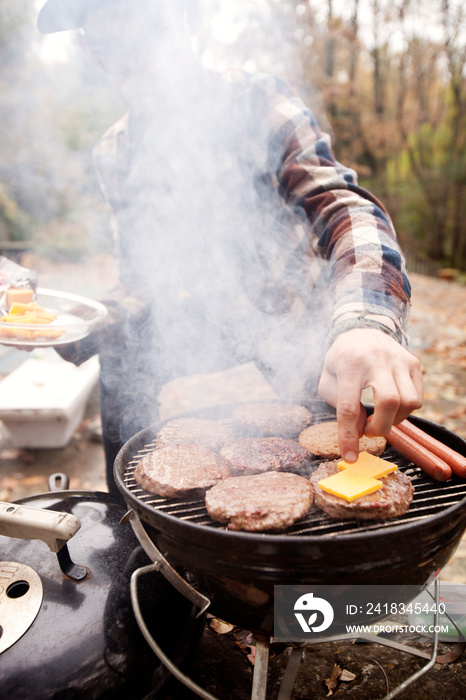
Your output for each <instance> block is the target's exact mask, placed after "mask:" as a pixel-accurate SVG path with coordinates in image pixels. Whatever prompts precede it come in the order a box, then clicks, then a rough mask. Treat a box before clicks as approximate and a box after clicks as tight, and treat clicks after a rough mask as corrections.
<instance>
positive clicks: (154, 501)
mask: <svg viewBox="0 0 466 700" xmlns="http://www.w3.org/2000/svg"><path fill="white" fill-rule="evenodd" d="M315 422H320V421H318V420H317V421H315ZM154 449H155V440H153V441H152V442H150V443H148V444H147V445H145V446H144V447H143V448H142V449H140V450H139V451H138V452H137V453H136V454H135V455H134V457H133V458H132V459H131V460H130V461H129V462H128V464H127V466H126V470H125V474H124V483H125V486H126V488H127V489H128V491H129V492H130V493H131V494H132V496H133V497H135V498H137V499H138V500H139V501H141V502H142V503H144V504H145V505H146V506H148V507H151V508H154V509H155V510H158V511H160V512H163V513H165V514H168V515H171V516H173V517H176V518H178V519H179V520H183V521H188V522H191V523H195V524H196V525H201V526H205V527H209V528H216V529H223V530H224V529H226V527H225V525H224V524H222V523H217V522H215V521H213V520H211V518H210V516H209V514H208V513H207V510H206V507H205V505H204V497H203V494H201V495H199V496H190V497H185V498H180V499H173V498H162V497H160V496H156V495H154V494H153V493H149V492H148V491H145V490H144V489H142V488H141V486H140V485H139V484H138V483H137V482H136V480H135V479H134V470H135V468H136V465H137V464H138V462H139V461H140V460H141V459H142V457H143V456H144V455H145V454H147V453H148V452H151V451H153V450H154ZM382 457H383V458H384V459H387V460H389V461H391V462H394V463H396V464H397V466H398V468H399V469H400V471H403V472H405V473H406V474H408V476H409V477H410V478H411V480H412V483H413V486H414V499H413V502H412V503H411V506H410V508H409V510H408V512H407V513H405V514H404V515H402V516H400V517H397V518H392V519H390V520H386V521H381V520H377V521H368V520H364V521H361V520H334V519H332V518H330V517H329V516H328V515H326V514H325V513H323V512H322V511H320V510H319V509H318V508H316V507H315V506H313V507H312V508H311V510H310V511H309V513H308V514H307V515H306V517H305V518H304V519H302V520H300V521H298V522H297V523H295V524H294V525H293V526H292V527H290V528H288V530H286V531H285V532H283V533H280V535H283V534H286V535H289V536H305V535H312V536H316V535H319V536H322V537H325V536H330V535H336V534H350V533H355V532H361V531H365V532H366V531H367V532H369V531H374V530H381V529H385V528H390V527H393V526H395V525H400V524H404V523H412V522H415V521H418V520H423V519H425V518H428V517H430V516H432V515H435V514H437V513H440V512H441V511H443V510H445V509H446V508H448V507H450V506H453V505H456V504H457V503H459V502H460V501H462V500H463V499H466V482H465V481H463V480H460V479H451V480H450V481H448V482H446V483H442V484H440V483H438V482H433V481H432V480H431V479H430V478H429V477H428V476H426V475H425V474H424V472H422V471H421V470H420V469H419V468H418V467H415V466H414V465H413V463H412V462H410V461H409V460H407V459H406V458H405V457H403V456H402V455H400V454H399V453H398V452H397V451H396V450H394V448H392V447H389V448H388V449H387V450H386V451H385V452H384V454H383V455H382ZM322 461H325V460H322ZM318 464H320V462H311V463H309V469H308V470H307V473H306V471H303V470H301V471H300V472H299V474H300V475H301V476H306V477H307V476H309V475H310V473H311V472H312V471H313V470H314V469H315V468H316V467H317V466H318ZM255 534H257V533H255ZM269 534H270V533H269Z"/></svg>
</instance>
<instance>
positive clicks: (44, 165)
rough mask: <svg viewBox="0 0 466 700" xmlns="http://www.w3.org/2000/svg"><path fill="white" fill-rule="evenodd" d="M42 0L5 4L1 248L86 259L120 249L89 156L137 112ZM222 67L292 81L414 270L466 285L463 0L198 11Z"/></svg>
mask: <svg viewBox="0 0 466 700" xmlns="http://www.w3.org/2000/svg"><path fill="white" fill-rule="evenodd" d="M42 4H43V0H38V1H36V2H34V0H0V65H1V74H0V92H1V97H0V153H1V158H0V247H1V250H2V252H3V253H4V254H8V251H17V250H22V249H23V248H24V249H26V248H28V247H33V248H34V249H35V251H36V252H38V253H39V254H41V255H43V256H47V257H48V258H50V259H51V260H71V261H84V260H85V259H86V257H87V256H90V255H98V254H102V253H103V254H105V253H108V252H109V251H110V249H111V246H112V242H111V238H112V237H111V231H110V218H109V215H108V210H107V208H106V206H105V204H104V203H103V200H102V197H101V194H100V191H99V186H98V183H97V179H96V176H95V174H94V169H93V164H92V155H91V154H92V148H93V146H94V144H95V142H96V140H97V139H98V138H99V136H100V135H101V134H102V133H103V132H104V131H105V129H106V128H107V127H108V126H109V125H110V124H111V123H112V122H113V121H114V120H115V119H116V118H118V117H119V116H120V115H121V114H122V113H123V112H124V111H125V108H124V105H123V104H122V103H121V102H120V100H119V98H118V96H117V95H116V93H115V92H114V91H112V89H111V88H110V86H109V85H108V84H107V83H106V82H105V79H104V77H103V76H101V75H99V73H98V71H95V69H94V68H93V67H91V66H90V65H89V64H88V63H87V62H86V59H85V58H84V56H82V55H81V53H80V51H79V49H78V47H77V44H76V41H75V37H74V34H73V33H70V32H64V33H60V34H58V35H52V36H46V37H43V36H41V35H40V34H39V33H38V32H37V29H36V18H37V12H38V10H39V9H40V7H41V5H42ZM201 6H202V9H203V15H202V17H203V18H202V21H201V22H200V23H199V26H198V27H197V29H198V31H197V34H196V37H195V40H194V44H195V48H196V51H197V53H198V56H199V59H200V60H201V61H202V62H203V63H204V64H205V65H207V66H209V67H215V68H219V69H222V68H224V67H226V66H232V65H233V66H234V65H236V66H239V67H241V68H245V69H247V70H248V69H254V70H260V71H265V72H274V73H277V74H279V75H282V76H283V77H285V78H286V79H287V80H289V81H290V82H291V83H292V84H293V85H294V86H295V87H296V88H297V89H298V90H299V91H300V92H301V93H302V94H303V95H304V97H305V100H306V102H307V103H308V104H309V105H310V106H311V109H312V110H313V111H314V112H316V114H317V116H318V118H319V120H320V121H321V122H322V123H323V126H324V128H326V129H327V130H329V131H330V132H331V134H332V137H333V143H334V150H335V153H336V156H337V158H338V159H339V160H340V161H341V162H343V163H344V164H345V165H349V166H351V167H353V168H354V169H355V170H356V171H357V173H358V176H359V180H360V182H361V184H363V185H365V186H367V187H368V188H369V189H370V190H372V191H373V192H374V193H375V194H376V195H377V196H379V197H380V199H381V200H382V201H383V202H384V203H385V204H386V206H387V208H388V209H389V211H390V214H391V216H392V218H393V220H394V223H395V226H396V229H397V231H398V236H399V238H400V242H401V244H402V246H403V249H404V251H405V253H406V255H407V258H408V265H409V266H410V267H411V269H412V270H414V271H418V272H423V273H426V272H427V273H432V272H434V273H436V272H437V271H438V269H439V268H448V269H449V270H450V273H451V274H453V276H455V278H456V279H458V280H459V281H464V280H466V149H465V141H466V80H465V79H466V76H465V61H466V41H465V39H466V8H465V7H464V5H463V3H462V2H461V0H430V1H429V2H428V3H426V2H425V0H320V1H319V0H308V1H307V2H297V1H296V0H288V1H285V0H201Z"/></svg>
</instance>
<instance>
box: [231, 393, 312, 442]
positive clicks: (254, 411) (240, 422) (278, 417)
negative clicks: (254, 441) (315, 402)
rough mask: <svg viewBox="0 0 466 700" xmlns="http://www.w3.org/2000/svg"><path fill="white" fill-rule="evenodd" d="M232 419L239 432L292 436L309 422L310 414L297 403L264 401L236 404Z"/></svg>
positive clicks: (295, 435) (297, 433)
mask: <svg viewBox="0 0 466 700" xmlns="http://www.w3.org/2000/svg"><path fill="white" fill-rule="evenodd" d="M233 419H234V421H235V425H236V427H237V429H238V431H239V432H243V433H247V434H250V435H262V436H264V437H273V436H276V437H284V438H293V437H297V436H298V435H299V433H300V432H301V431H302V430H303V429H304V428H305V427H306V426H307V425H310V424H311V422H312V414H311V412H310V411H309V410H308V409H307V408H306V407H305V406H300V405H299V404H291V403H288V404H285V403H273V402H269V403H265V402H264V403H250V404H243V405H242V406H238V407H237V408H236V409H235V410H234V411H233Z"/></svg>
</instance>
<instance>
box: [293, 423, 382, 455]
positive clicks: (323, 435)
mask: <svg viewBox="0 0 466 700" xmlns="http://www.w3.org/2000/svg"><path fill="white" fill-rule="evenodd" d="M298 439H299V442H300V444H301V445H302V446H303V447H305V448H306V449H307V450H309V452H311V453H312V455H313V456H314V457H315V458H316V459H338V458H339V457H341V452H340V447H339V445H338V423H337V421H336V420H335V421H328V422H326V423H317V424H316V425H311V426H310V427H309V428H306V429H305V430H303V431H302V433H301V434H300V436H299V438H298ZM386 444H387V441H386V440H385V438H384V437H367V436H366V435H363V436H362V438H360V439H359V451H360V452H369V454H371V455H381V454H382V452H383V451H384V450H385V447H386Z"/></svg>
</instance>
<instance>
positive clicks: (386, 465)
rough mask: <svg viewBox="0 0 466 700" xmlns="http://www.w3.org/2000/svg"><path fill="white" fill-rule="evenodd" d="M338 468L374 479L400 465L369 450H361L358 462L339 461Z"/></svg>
mask: <svg viewBox="0 0 466 700" xmlns="http://www.w3.org/2000/svg"><path fill="white" fill-rule="evenodd" d="M338 469H344V470H347V471H351V473H352V474H354V475H355V476H356V475H357V476H367V477H372V478H373V479H381V478H382V477H384V476H387V474H391V472H395V471H396V470H397V469H398V467H397V466H396V464H393V463H392V462H387V460H386V459H381V458H380V457H375V455H370V454H369V453H368V452H360V453H359V457H358V459H357V460H356V462H345V461H344V460H341V461H340V462H338Z"/></svg>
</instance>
